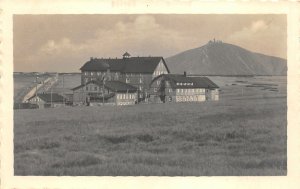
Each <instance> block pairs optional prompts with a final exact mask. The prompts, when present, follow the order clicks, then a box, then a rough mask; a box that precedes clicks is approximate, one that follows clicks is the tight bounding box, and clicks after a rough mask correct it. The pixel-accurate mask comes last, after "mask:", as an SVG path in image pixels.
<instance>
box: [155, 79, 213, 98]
mask: <svg viewBox="0 0 300 189" xmlns="http://www.w3.org/2000/svg"><path fill="white" fill-rule="evenodd" d="M150 88H151V90H150V91H151V92H150V99H149V100H150V101H151V102H163V103H165V102H202V101H217V100H219V90H218V89H219V87H218V86H217V85H216V84H215V83H214V82H212V81H211V80H210V79H209V78H207V77H189V76H187V75H186V73H184V74H183V75H180V74H162V75H160V76H158V77H156V78H155V79H153V81H152V82H151V85H150Z"/></svg>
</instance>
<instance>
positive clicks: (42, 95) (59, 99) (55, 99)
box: [28, 93, 65, 103]
mask: <svg viewBox="0 0 300 189" xmlns="http://www.w3.org/2000/svg"><path fill="white" fill-rule="evenodd" d="M37 96H38V97H39V98H40V99H42V100H43V101H45V102H47V103H50V102H51V99H52V102H64V100H65V98H64V97H63V96H61V95H59V94H57V93H52V95H51V93H40V94H37ZM51 96H52V97H51ZM34 97H35V95H34V96H32V97H30V98H29V99H28V100H31V99H32V98H34Z"/></svg>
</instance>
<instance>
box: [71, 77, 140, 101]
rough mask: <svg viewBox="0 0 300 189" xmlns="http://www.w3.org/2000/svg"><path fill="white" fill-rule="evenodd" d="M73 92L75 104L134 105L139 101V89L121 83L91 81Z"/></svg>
mask: <svg viewBox="0 0 300 189" xmlns="http://www.w3.org/2000/svg"><path fill="white" fill-rule="evenodd" d="M72 90H73V103H74V104H85V105H97V104H98V105H100V104H104V103H105V104H109V103H110V104H114V105H133V104H136V103H137V101H138V89H137V88H136V87H134V86H132V85H129V84H126V83H124V82H121V81H104V82H103V81H96V80H91V81H88V82H87V83H85V84H82V85H80V86H78V87H75V88H73V89H72Z"/></svg>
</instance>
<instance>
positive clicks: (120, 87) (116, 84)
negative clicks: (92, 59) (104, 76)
mask: <svg viewBox="0 0 300 189" xmlns="http://www.w3.org/2000/svg"><path fill="white" fill-rule="evenodd" d="M104 86H105V87H106V88H108V89H110V90H113V91H115V92H127V91H128V92H136V91H137V88H136V87H134V86H132V85H129V84H127V83H123V82H121V81H106V83H105V84H104Z"/></svg>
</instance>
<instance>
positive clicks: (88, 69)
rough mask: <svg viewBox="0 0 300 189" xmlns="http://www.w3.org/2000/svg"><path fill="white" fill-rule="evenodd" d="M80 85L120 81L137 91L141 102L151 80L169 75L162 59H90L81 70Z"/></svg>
mask: <svg viewBox="0 0 300 189" xmlns="http://www.w3.org/2000/svg"><path fill="white" fill-rule="evenodd" d="M80 70H81V84H82V85H85V84H87V83H88V82H89V81H93V80H94V81H102V80H103V79H104V78H105V79H106V80H108V81H121V82H124V83H127V84H129V85H132V86H134V87H136V88H137V89H138V99H139V101H143V100H144V99H145V98H146V97H147V96H148V94H149V86H150V83H151V81H152V79H153V78H155V77H157V76H159V75H161V74H168V73H170V71H169V68H168V66H167V64H166V62H165V60H164V59H163V57H151V56H149V57H131V56H130V54H129V53H128V52H126V53H124V54H123V58H105V59H104V58H91V59H90V60H89V61H88V62H86V63H85V64H84V65H83V66H82V67H81V68H80Z"/></svg>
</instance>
